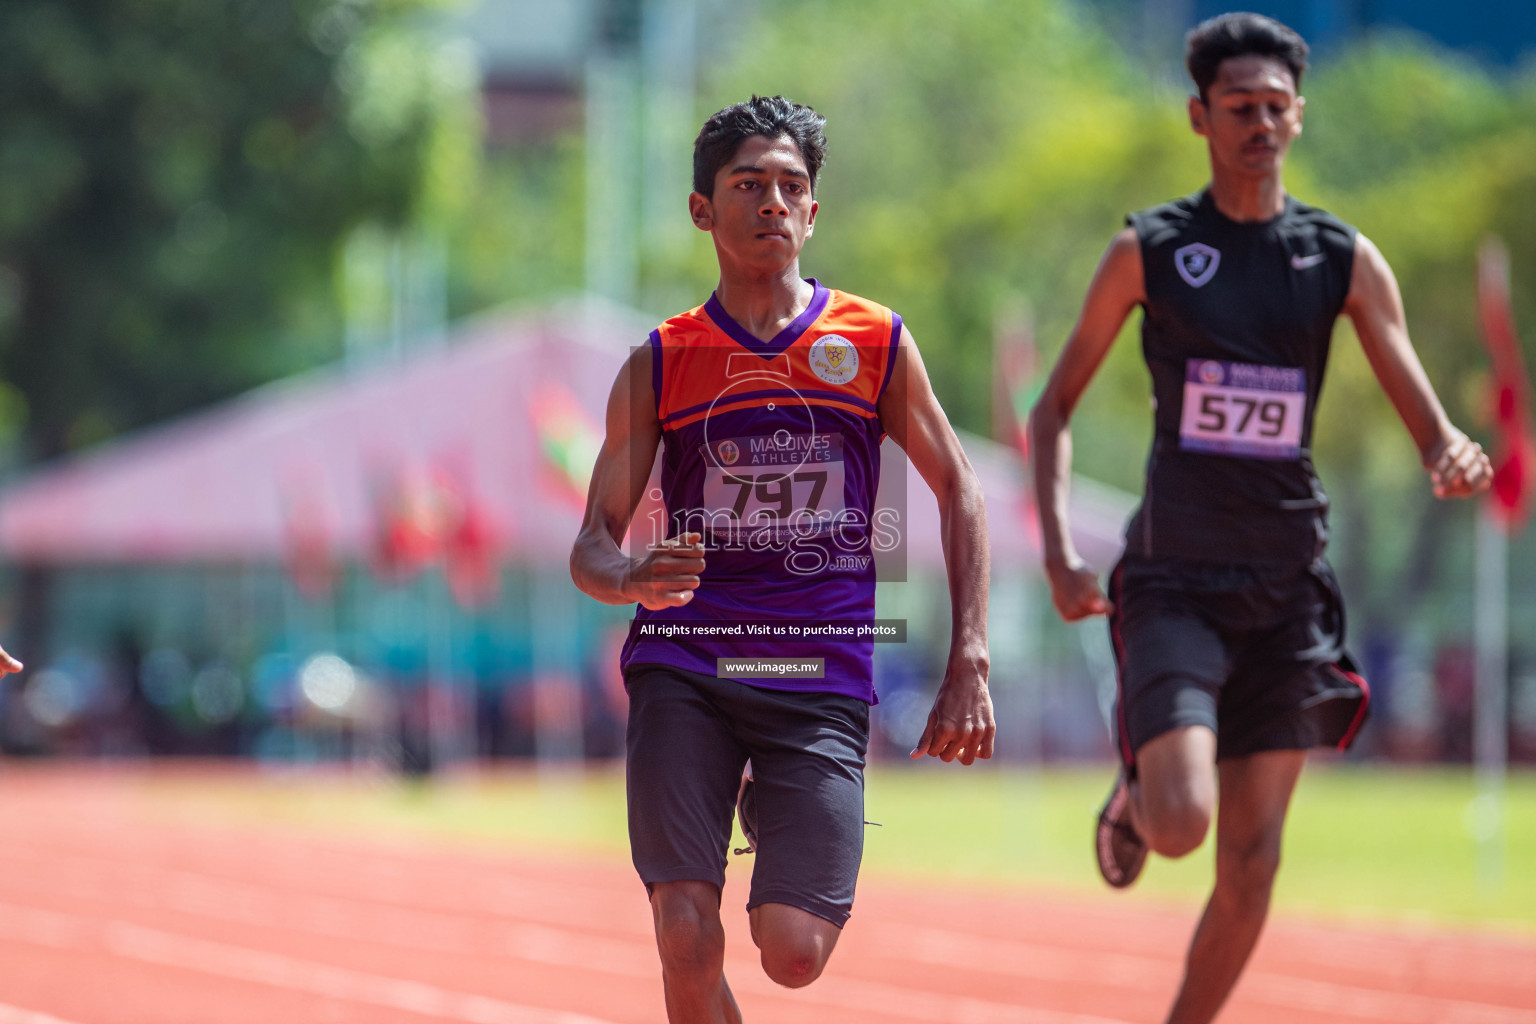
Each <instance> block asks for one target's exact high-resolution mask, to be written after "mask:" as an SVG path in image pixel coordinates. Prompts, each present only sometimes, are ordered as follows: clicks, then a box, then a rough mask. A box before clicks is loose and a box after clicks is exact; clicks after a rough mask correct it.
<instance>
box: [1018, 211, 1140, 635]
mask: <svg viewBox="0 0 1536 1024" xmlns="http://www.w3.org/2000/svg"><path fill="white" fill-rule="evenodd" d="M1145 298H1146V286H1145V284H1144V283H1143V277H1142V268H1141V242H1140V241H1139V240H1138V239H1137V237H1136V231H1135V229H1133V228H1126V229H1125V230H1123V231H1121V232H1119V233H1118V234H1116V235H1115V237H1114V239H1113V240H1112V241H1111V242H1110V243H1109V248H1108V249H1106V250H1105V251H1104V257H1103V259H1101V260H1100V261H1099V269H1098V270H1097V271H1095V272H1094V275H1093V281H1092V283H1090V284H1089V285H1088V297H1087V298H1086V299H1084V301H1083V312H1082V314H1081V315H1080V316H1079V317H1078V320H1077V326H1076V327H1074V328H1073V329H1072V334H1071V336H1070V337H1068V338H1067V344H1066V346H1065V347H1064V348H1063V349H1062V350H1061V356H1060V357H1059V358H1058V359H1057V360H1056V366H1055V368H1054V369H1053V370H1052V371H1051V376H1050V379H1049V380H1048V381H1046V384H1045V389H1044V390H1043V391H1042V392H1041V393H1040V400H1039V401H1038V402H1036V403H1035V408H1034V411H1033V412H1031V413H1030V416H1029V443H1030V449H1031V451H1032V453H1033V456H1034V458H1033V461H1034V475H1035V505H1036V506H1037V508H1038V509H1039V512H1040V535H1041V537H1040V539H1041V547H1042V549H1043V550H1044V553H1045V571H1046V575H1047V577H1048V578H1049V579H1050V582H1051V600H1052V601H1053V602H1054V603H1055V605H1056V610H1057V612H1059V613H1060V614H1061V617H1062V618H1063V619H1066V620H1067V621H1068V622H1073V621H1076V620H1077V619H1082V618H1086V617H1088V616H1089V615H1104V614H1107V613H1108V612H1109V610H1110V608H1109V599H1108V598H1106V597H1105V596H1104V592H1103V591H1102V590H1100V589H1099V580H1098V575H1097V574H1096V573H1095V572H1094V571H1093V570H1092V569H1090V568H1088V567H1087V566H1086V565H1084V564H1083V560H1082V558H1080V557H1079V556H1078V553H1077V549H1076V548H1075V547H1073V545H1072V535H1071V533H1070V531H1069V529H1068V525H1067V489H1068V487H1069V485H1070V481H1071V479H1072V431H1071V428H1070V426H1069V424H1070V421H1071V419H1072V410H1073V409H1075V408H1077V401H1078V399H1079V398H1081V397H1082V395H1083V391H1084V390H1085V389H1087V387H1088V382H1089V381H1091V380H1093V375H1094V374H1095V373H1097V372H1098V369H1099V365H1100V364H1101V363H1103V362H1104V357H1105V356H1106V355H1108V354H1109V349H1110V346H1111V345H1113V344H1114V343H1115V338H1116V337H1117V336H1118V335H1119V334H1120V328H1121V327H1122V326H1124V324H1125V318H1126V317H1128V316H1130V314H1131V310H1132V309H1134V308H1135V307H1136V306H1137V305H1138V304H1140V303H1141V302H1143V301H1145Z"/></svg>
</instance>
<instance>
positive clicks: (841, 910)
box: [571, 97, 994, 1024]
mask: <svg viewBox="0 0 1536 1024" xmlns="http://www.w3.org/2000/svg"><path fill="white" fill-rule="evenodd" d="M824 126H825V121H824V119H823V118H822V117H821V116H820V115H819V114H817V113H816V112H815V111H814V110H811V109H810V108H809V107H805V106H801V105H799V104H795V103H791V102H789V101H788V100H786V99H784V98H783V97H773V98H759V97H753V98H752V99H751V100H750V101H748V102H746V103H740V104H737V105H735V106H732V107H727V108H726V109H724V110H722V111H720V112H719V113H717V114H715V115H714V116H713V117H711V118H710V119H709V120H708V121H707V122H706V123H705V125H704V128H703V130H702V131H701V132H700V133H699V136H698V139H697V141H696V142H695V145H694V182H693V187H694V192H693V194H692V195H691V196H689V200H688V202H689V210H690V212H691V214H692V217H693V222H694V225H695V226H696V227H698V228H699V229H700V230H702V231H708V232H709V233H710V234H711V236H712V237H713V240H714V244H715V253H716V256H717V258H718V260H719V265H720V284H719V286H718V288H717V289H716V290H715V293H714V295H713V296H711V297H710V299H709V301H707V302H706V303H704V304H703V305H701V306H698V307H697V308H695V309H692V310H690V311H688V312H686V313H683V314H680V315H678V316H675V317H673V318H671V319H670V320H668V321H667V322H666V323H664V324H662V325H661V326H660V327H659V328H657V329H656V331H654V332H652V334H651V337H650V339H649V342H648V343H647V344H645V345H642V346H641V347H640V348H639V349H638V350H637V351H636V352H635V354H634V356H633V357H632V358H631V359H630V360H629V362H628V363H627V365H626V366H625V368H624V369H623V370H622V371H621V372H620V374H619V377H618V380H617V381H616V382H615V384H614V387H613V394H612V397H611V398H610V400H609V406H608V422H607V438H606V440H605V441H604V443H603V447H602V451H601V453H600V454H599V456H598V460H597V464H596V466H595V468H594V469H593V473H592V485H591V491H590V493H589V495H588V500H587V513H586V520H585V523H584V524H583V527H582V531H581V535H580V536H579V537H578V539H577V541H576V546H575V550H574V551H573V552H572V554H571V574H572V577H573V578H574V579H575V581H576V584H577V586H578V587H580V588H581V589H582V590H583V591H585V592H586V593H587V594H589V595H591V596H592V597H594V598H596V599H597V600H599V601H603V602H606V603H609V604H629V603H638V604H639V605H640V608H639V609H638V610H637V612H636V615H635V621H634V624H633V626H632V627H631V630H630V636H629V640H628V642H627V643H626V644H625V645H624V652H623V668H624V678H625V683H626V686H627V688H628V692H629V700H630V710H629V723H628V732H627V736H626V744H627V751H626V754H627V756H626V762H625V764H626V778H627V787H628V807H629V833H630V847H631V850H632V853H633V857H634V862H635V867H636V869H637V871H638V872H639V874H640V878H641V880H642V881H643V882H644V883H645V886H646V889H647V891H648V892H649V894H650V902H651V911H652V916H653V919H654V922H655V927H656V943H657V948H658V950H659V951H660V954H661V967H662V980H663V986H664V990H665V997H666V1006H667V1018H668V1020H669V1021H671V1022H672V1024H684V1022H688V1024H695V1022H698V1024H703V1022H711V1024H716V1022H719V1024H724V1022H733V1024H734V1022H739V1021H740V1020H741V1011H740V1009H739V1008H738V1007H737V1005H736V1001H735V999H734V997H733V996H732V995H731V990H730V987H729V986H728V985H727V984H726V980H725V975H724V970H723V968H724V956H725V933H724V930H723V927H722V924H721V919H720V892H721V887H722V886H723V884H724V879H725V862H726V852H727V850H726V848H727V845H728V843H729V842H730V836H731V808H732V804H733V802H734V803H736V804H737V810H738V813H739V814H740V816H741V819H742V825H743V829H744V831H745V832H746V834H747V837H748V841H749V846H750V847H752V848H753V849H754V850H755V853H756V863H755V864H754V867H753V872H752V886H751V893H750V895H749V897H748V902H747V909H748V914H749V921H750V927H751V933H752V939H753V941H754V942H755V943H756V944H757V946H758V948H759V950H760V951H761V954H762V966H763V970H764V971H765V972H766V973H767V974H768V976H769V977H770V978H772V979H773V980H774V981H776V982H778V983H779V984H781V985H785V986H788V987H791V988H798V987H800V986H803V985H808V984H810V983H811V982H813V981H815V980H816V978H817V977H818V976H819V975H820V974H821V972H822V969H823V968H824V967H825V965H826V962H827V958H828V957H829V956H830V955H831V953H832V949H833V947H834V946H835V945H836V943H837V939H838V936H839V934H840V933H841V930H842V927H843V925H844V923H845V922H846V921H847V919H848V916H849V911H850V908H851V907H852V904H853V894H854V883H855V880H856V878H857V875H858V868H859V860H860V857H861V856H862V851H863V826H864V813H863V795H864V774H863V769H864V755H865V748H866V745H867V742H868V736H869V708H870V704H871V703H872V702H873V701H874V700H875V685H874V684H875V680H874V671H873V658H872V653H873V651H872V646H871V641H870V639H869V638H868V636H867V635H862V634H859V633H858V630H859V628H860V627H861V626H864V627H868V625H869V624H870V623H871V622H872V620H873V618H874V591H875V567H874V561H873V559H874V556H875V554H876V553H877V552H878V551H880V550H884V549H883V548H882V546H881V545H882V539H883V538H885V537H886V536H888V535H889V533H890V532H891V531H892V530H898V529H904V528H905V525H906V524H905V523H901V522H899V521H897V520H894V519H892V520H889V521H886V520H882V515H883V513H885V512H888V511H890V510H884V509H880V508H877V507H876V503H875V492H876V487H877V484H878V481H879V479H880V444H881V441H882V439H883V438H884V437H885V436H886V435H889V436H890V437H891V439H892V440H893V441H895V442H896V443H897V444H899V445H900V446H901V447H902V448H903V449H904V450H905V452H906V454H907V456H908V457H909V458H910V459H911V461H912V465H913V466H914V467H915V468H916V469H917V471H918V473H919V474H920V475H921V476H922V478H923V479H924V481H925V482H927V484H928V485H929V486H930V487H931V488H932V489H933V491H934V494H935V495H936V496H937V498H938V503H939V511H940V518H941V522H942V529H943V544H944V554H945V561H946V563H947V565H948V568H949V585H950V597H951V602H952V605H953V609H954V614H953V631H952V636H951V645H950V653H949V659H948V663H947V666H946V669H945V673H944V680H943V682H942V683H941V684H940V686H939V691H938V695H937V697H936V698H935V701H934V705H933V710H932V712H931V713H930V714H929V716H928V722H927V726H926V728H925V729H924V730H923V734H922V736H921V737H920V738H919V739H918V741H917V745H916V747H915V748H914V749H913V751H912V756H913V757H922V756H924V755H931V756H934V757H938V758H940V759H942V760H944V761H953V760H959V761H960V762H961V763H962V764H971V763H972V762H973V761H974V760H975V759H976V758H978V757H981V758H985V757H990V756H991V754H992V742H993V733H994V727H993V721H992V703H991V699H990V698H989V696H988V693H987V669H988V655H987V642H986V618H987V615H986V612H987V580H988V554H987V526H986V513H985V511H984V508H983V503H982V495H981V487H980V485H979V483H978V481H977V479H976V475H975V473H974V471H973V470H972V469H971V466H970V464H969V463H968V462H967V460H966V457H965V453H964V452H963V451H962V450H961V447H960V443H959V441H958V440H957V439H956V437H955V434H954V431H953V430H951V429H950V426H949V422H948V420H947V419H946V418H945V416H944V411H943V410H942V409H941V408H940V407H939V403H938V401H937V400H936V399H935V398H934V395H933V390H932V388H931V387H930V386H929V382H928V376H927V373H926V372H925V371H924V369H923V363H922V359H921V358H920V357H919V355H918V351H917V348H916V346H915V345H914V343H913V341H912V335H911V332H910V331H908V330H907V328H906V327H905V326H904V325H903V324H902V322H901V318H900V317H899V316H897V315H896V314H895V313H893V312H892V311H891V310H889V309H887V308H885V307H884V306H881V305H879V304H878V303H874V302H871V301H869V300H867V299H862V298H859V297H858V296H855V295H850V294H848V293H846V292H840V291H837V290H835V289H831V288H827V287H826V286H824V285H823V284H821V283H820V282H818V281H815V280H804V279H802V278H801V276H800V267H799V257H800V250H801V247H802V246H803V245H804V243H805V241H806V239H808V238H809V237H810V235H811V233H812V231H813V229H814V225H815V219H816V212H817V203H816V200H815V194H816V193H815V189H816V178H817V175H818V173H819V172H820V170H821V165H822V159H823V156H824V154H825V146H826V139H825V136H824V134H823V129H824ZM658 445H659V446H660V448H661V495H660V498H661V499H662V502H663V504H664V505H665V512H664V514H661V515H658V517H656V518H655V519H650V517H647V518H645V519H642V520H639V521H635V522H633V523H632V520H634V517H635V511H636V509H637V507H638V505H639V502H640V499H641V497H642V496H643V494H644V491H645V488H646V484H647V479H648V478H649V476H650V472H651V467H652V464H653V463H654V461H655V459H656V453H657V447H658ZM648 520H649V521H648ZM626 533H629V534H630V536H631V543H632V544H635V545H636V546H637V550H638V549H644V551H645V553H643V554H637V555H636V556H635V557H631V556H630V555H627V554H626V553H625V552H624V551H623V550H622V549H621V547H620V545H621V544H622V543H623V542H624V537H625V535H626ZM804 628H812V629H831V630H840V631H850V632H848V633H847V634H846V635H845V634H843V633H835V634H833V635H832V636H830V637H829V638H828V639H827V640H826V641H825V642H816V643H811V644H807V643H804V642H795V641H792V640H790V639H788V638H789V636H790V635H791V633H790V632H789V631H790V630H792V629H804ZM781 630H782V631H783V632H778V631H781ZM807 661H811V662H814V663H815V664H814V666H810V665H807V664H805V663H806V662H807ZM749 762H750V776H749V777H748V778H747V780H745V781H744V777H743V769H744V768H745V767H746V766H747V765H748V763H749Z"/></svg>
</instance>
